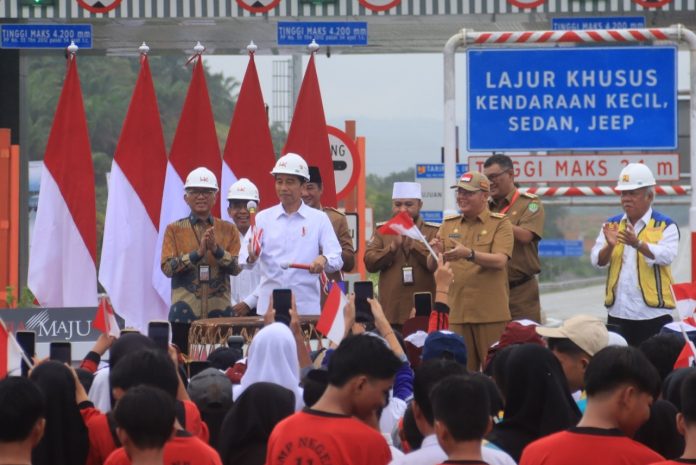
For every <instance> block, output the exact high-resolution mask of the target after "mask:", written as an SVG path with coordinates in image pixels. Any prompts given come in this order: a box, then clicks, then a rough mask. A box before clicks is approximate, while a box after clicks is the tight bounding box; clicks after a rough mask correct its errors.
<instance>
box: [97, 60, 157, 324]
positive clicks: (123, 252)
mask: <svg viewBox="0 0 696 465" xmlns="http://www.w3.org/2000/svg"><path fill="white" fill-rule="evenodd" d="M166 169H167V152H166V149H165V146H164V136H163V134H162V123H161V122H160V116H159V109H158V107H157V97H156V95H155V87H154V85H153V83H152V75H151V74H150V65H149V63H148V59H147V56H146V55H144V56H143V57H142V58H141V62H140V74H139V75H138V80H137V81H136V83H135V89H134V90H133V97H132V98H131V102H130V106H129V107H128V113H127V114H126V119H125V121H124V123H123V129H122V130H121V137H120V139H119V141H118V145H117V146H116V153H115V155H114V161H113V163H112V164H111V176H110V177H109V197H108V200H107V204H106V219H105V221H104V240H103V242H102V253H101V262H100V264H99V281H100V282H101V283H102V285H103V286H104V289H105V290H106V293H107V294H108V295H109V298H110V300H111V303H112V305H113V307H114V309H115V311H116V313H118V314H119V315H120V316H121V317H122V318H123V319H124V320H126V326H130V327H133V328H137V329H138V330H140V331H141V332H143V333H145V331H146V330H147V323H148V322H149V321H150V320H166V319H167V315H168V312H169V308H168V307H167V306H166V305H165V303H164V301H163V300H162V298H161V297H160V296H159V294H158V293H157V291H156V290H155V288H154V287H153V285H152V263H153V260H154V259H155V250H156V248H157V230H158V227H159V218H160V207H161V203H162V190H163V188H164V173H165V171H166ZM114 321H115V320H114ZM104 332H108V331H104ZM116 336H118V332H117V334H116Z"/></svg>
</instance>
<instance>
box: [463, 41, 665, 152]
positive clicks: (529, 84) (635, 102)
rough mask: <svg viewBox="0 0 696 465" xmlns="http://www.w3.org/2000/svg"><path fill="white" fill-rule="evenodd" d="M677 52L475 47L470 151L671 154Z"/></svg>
mask: <svg viewBox="0 0 696 465" xmlns="http://www.w3.org/2000/svg"><path fill="white" fill-rule="evenodd" d="M676 54H677V50H676V48H675V47H672V46H659V47H658V46H654V47H614V48H607V47H591V48H589V47H585V48H583V47H580V48H554V49H470V50H469V51H468V52H467V62H468V65H467V74H468V76H467V84H468V85H467V108H468V118H467V119H468V137H467V146H468V149H469V150H470V151H492V150H500V151H504V150H673V149H675V148H676V146H677V72H676V66H677V59H676Z"/></svg>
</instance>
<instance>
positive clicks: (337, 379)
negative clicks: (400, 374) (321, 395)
mask: <svg viewBox="0 0 696 465" xmlns="http://www.w3.org/2000/svg"><path fill="white" fill-rule="evenodd" d="M400 367H401V360H399V358H398V357H397V356H396V355H394V353H393V352H392V351H391V349H389V347H387V346H386V345H385V344H384V341H383V340H381V339H379V338H376V337H372V336H368V335H359V336H351V337H348V338H346V339H344V340H343V341H341V344H340V345H339V346H338V348H336V350H335V351H334V352H333V354H332V355H331V360H330V361H329V384H330V385H331V386H335V387H342V386H344V385H345V384H346V383H347V382H348V381H349V380H350V379H352V378H354V377H356V376H360V375H365V376H367V377H368V378H373V379H381V380H386V379H390V378H392V377H393V376H394V375H395V374H396V372H397V371H398V370H399V368H400Z"/></svg>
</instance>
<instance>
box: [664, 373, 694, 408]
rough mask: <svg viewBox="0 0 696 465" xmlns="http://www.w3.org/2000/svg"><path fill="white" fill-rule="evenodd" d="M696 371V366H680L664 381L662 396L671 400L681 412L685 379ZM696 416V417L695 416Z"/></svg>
mask: <svg viewBox="0 0 696 465" xmlns="http://www.w3.org/2000/svg"><path fill="white" fill-rule="evenodd" d="M694 373H696V368H694V367H689V368H679V369H678V370H674V371H673V372H672V373H670V374H669V375H667V378H665V381H664V382H663V383H662V398H663V399H665V400H666V401H668V402H670V403H671V404H672V405H674V406H675V407H676V409H677V410H679V411H680V412H681V411H682V397H681V395H682V386H683V385H684V380H685V379H687V378H688V377H689V376H691V375H692V374H694ZM695 418H696V417H695Z"/></svg>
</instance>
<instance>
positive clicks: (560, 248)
mask: <svg viewBox="0 0 696 465" xmlns="http://www.w3.org/2000/svg"><path fill="white" fill-rule="evenodd" d="M582 254H583V250H582V241H566V240H563V239H542V240H541V241H539V256H540V257H582Z"/></svg>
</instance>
